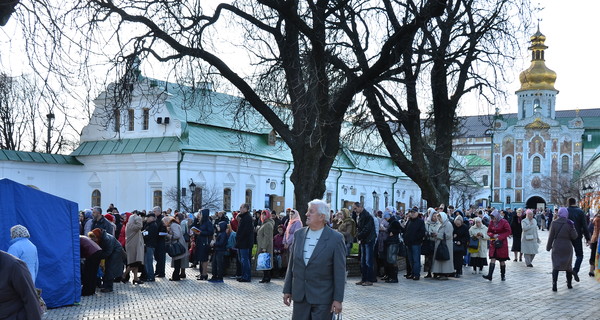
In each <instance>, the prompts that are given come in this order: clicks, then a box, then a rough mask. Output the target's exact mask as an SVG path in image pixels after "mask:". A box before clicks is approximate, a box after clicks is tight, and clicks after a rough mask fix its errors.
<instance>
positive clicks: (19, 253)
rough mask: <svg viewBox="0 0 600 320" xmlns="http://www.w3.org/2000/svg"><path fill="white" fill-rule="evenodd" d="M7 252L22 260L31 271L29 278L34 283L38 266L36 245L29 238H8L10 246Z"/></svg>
mask: <svg viewBox="0 0 600 320" xmlns="http://www.w3.org/2000/svg"><path fill="white" fill-rule="evenodd" d="M7 252H8V253H10V254H12V255H13V256H15V257H17V258H19V259H21V260H23V261H24V262H25V264H27V268H28V269H29V272H30V273H31V279H32V280H33V283H34V284H35V279H36V278H37V274H38V268H39V266H40V262H39V260H38V252H37V248H36V246H35V245H34V244H33V243H32V242H31V241H30V240H29V238H14V239H12V240H10V247H8V251H7Z"/></svg>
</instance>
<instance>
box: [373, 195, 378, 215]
mask: <svg viewBox="0 0 600 320" xmlns="http://www.w3.org/2000/svg"><path fill="white" fill-rule="evenodd" d="M378 210H379V195H378V194H377V193H375V194H373V213H376V212H377V211H378Z"/></svg>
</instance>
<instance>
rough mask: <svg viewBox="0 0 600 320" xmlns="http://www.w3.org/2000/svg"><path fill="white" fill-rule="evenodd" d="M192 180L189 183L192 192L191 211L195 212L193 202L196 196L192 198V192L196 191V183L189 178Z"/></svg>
mask: <svg viewBox="0 0 600 320" xmlns="http://www.w3.org/2000/svg"><path fill="white" fill-rule="evenodd" d="M191 181H192V182H191V183H190V192H191V193H192V212H196V209H195V208H194V204H195V203H194V202H195V200H196V198H194V192H195V191H196V184H195V183H194V180H191Z"/></svg>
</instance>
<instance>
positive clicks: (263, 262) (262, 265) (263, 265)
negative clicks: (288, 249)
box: [256, 252, 273, 271]
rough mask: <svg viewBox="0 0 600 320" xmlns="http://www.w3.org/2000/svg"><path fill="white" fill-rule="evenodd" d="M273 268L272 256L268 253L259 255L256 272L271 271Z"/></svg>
mask: <svg viewBox="0 0 600 320" xmlns="http://www.w3.org/2000/svg"><path fill="white" fill-rule="evenodd" d="M272 268H273V267H272V264H271V254H270V253H268V252H261V253H259V254H258V257H257V258H256V270H257V271H261V270H271V269H272Z"/></svg>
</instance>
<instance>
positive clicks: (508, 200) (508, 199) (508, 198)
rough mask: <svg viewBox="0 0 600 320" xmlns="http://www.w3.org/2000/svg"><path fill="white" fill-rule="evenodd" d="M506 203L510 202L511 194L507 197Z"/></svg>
mask: <svg viewBox="0 0 600 320" xmlns="http://www.w3.org/2000/svg"><path fill="white" fill-rule="evenodd" d="M506 204H510V196H507V197H506Z"/></svg>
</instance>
